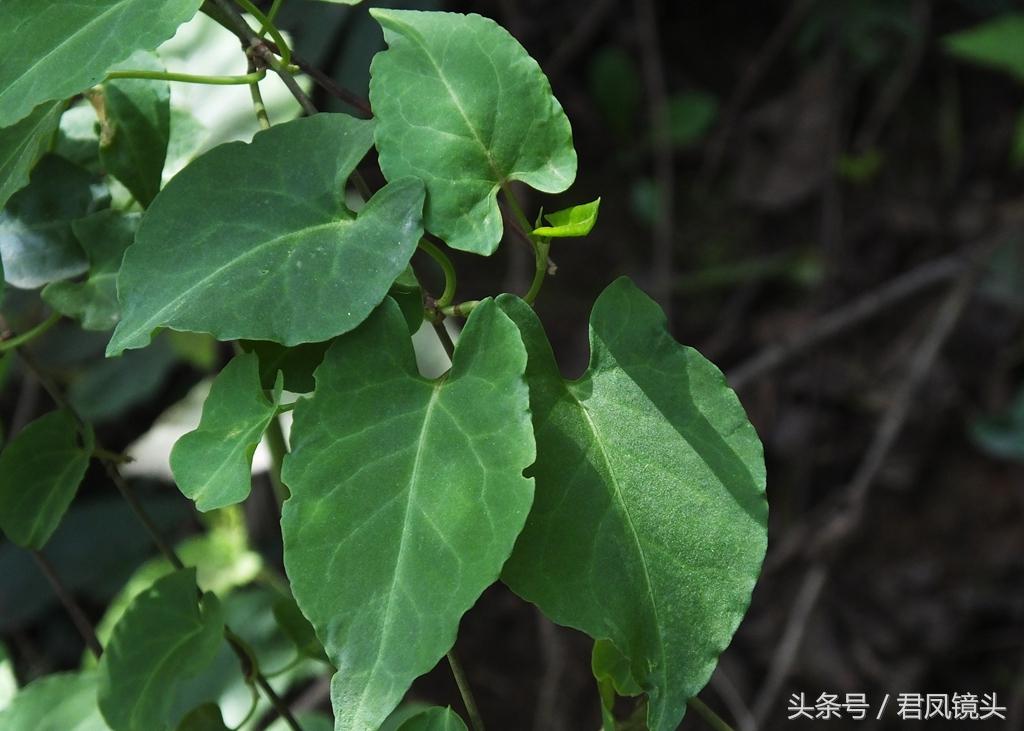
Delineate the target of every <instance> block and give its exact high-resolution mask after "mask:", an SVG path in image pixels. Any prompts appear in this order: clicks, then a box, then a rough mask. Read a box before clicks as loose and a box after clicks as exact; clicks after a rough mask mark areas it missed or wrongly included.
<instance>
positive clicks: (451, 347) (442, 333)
mask: <svg viewBox="0 0 1024 731" xmlns="http://www.w3.org/2000/svg"><path fill="white" fill-rule="evenodd" d="M430 324H431V325H433V326H434V332H435V333H437V339H438V340H440V341H441V347H443V348H444V352H446V353H447V354H448V360H452V361H453V360H454V359H455V343H453V342H452V336H451V335H449V334H448V328H446V327H445V326H444V320H443V319H442V320H437V321H436V322H435V321H432V322H431V323H430Z"/></svg>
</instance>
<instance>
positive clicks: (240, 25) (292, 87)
mask: <svg viewBox="0 0 1024 731" xmlns="http://www.w3.org/2000/svg"><path fill="white" fill-rule="evenodd" d="M211 1H212V2H213V4H214V6H215V7H216V8H217V10H218V11H219V12H217V13H213V14H211V17H212V18H214V20H217V21H218V22H220V23H222V24H223V25H224V26H225V27H227V26H228V24H230V25H231V26H234V27H233V28H231V29H230V30H231V31H232V32H233V33H234V34H235V35H237V36H238V37H239V38H240V39H241V40H242V42H243V43H244V44H245V45H246V46H247V51H246V53H247V54H255V55H256V56H257V57H258V58H260V59H262V61H263V62H264V63H265V64H266V65H267V66H269V67H270V68H271V69H272V70H273V71H274V73H275V74H277V75H278V77H280V79H281V81H282V82H284V85H285V86H286V87H288V91H289V92H291V95H292V96H293V97H295V100H296V101H297V102H298V103H299V105H300V106H301V107H302V110H303V111H304V112H305V113H306V114H310V115H312V114H316V113H317V109H316V105H315V104H313V100H312V99H310V98H309V96H308V95H307V94H306V92H304V91H303V90H302V87H301V86H299V82H297V81H296V80H295V76H294V75H293V74H292V73H291V71H289V70H288V63H282V62H281V61H279V60H278V58H277V57H276V56H275V55H274V53H273V51H271V50H270V47H269V46H268V45H267V42H266V41H264V40H263V39H262V38H260V37H259V36H258V35H257V34H256V32H255V31H254V30H253V29H252V28H251V27H250V26H249V24H248V23H247V22H245V18H243V17H242V15H241V14H240V13H239V12H238V11H237V10H236V9H235V7H234V6H233V5H232V4H231V3H230V1H229V0H211ZM278 50H279V51H280V53H281V58H282V60H283V59H285V58H287V60H288V61H289V62H290V61H291V51H288V55H287V56H286V55H285V49H284V48H281V47H278Z"/></svg>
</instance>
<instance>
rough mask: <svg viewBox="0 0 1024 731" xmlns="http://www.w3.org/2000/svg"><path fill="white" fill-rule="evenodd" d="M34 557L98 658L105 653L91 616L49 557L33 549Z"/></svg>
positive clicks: (94, 655) (87, 644) (86, 642)
mask: <svg viewBox="0 0 1024 731" xmlns="http://www.w3.org/2000/svg"><path fill="white" fill-rule="evenodd" d="M32 558H34V559H35V562H36V565H37V566H38V567H39V570H40V571H42V572H43V575H44V576H45V577H46V580H47V581H48V582H50V586H51V587H52V588H53V593H54V594H56V595H57V598H58V599H59V600H60V603H61V604H62V605H64V610H65V611H66V612H67V613H68V616H69V617H70V618H71V622H72V624H74V625H75V629H76V630H78V634H80V635H81V636H82V639H83V640H84V641H85V646H86V647H88V648H89V652H91V653H92V655H93V657H95V658H96V659H97V660H98V659H99V658H100V655H102V654H103V647H102V646H101V645H100V641H99V640H98V639H96V632H95V630H93V627H92V623H91V622H89V618H88V617H86V616H85V612H83V611H82V608H81V607H80V606H78V602H76V601H75V598H74V597H73V596H71V592H69V591H68V590H67V587H65V586H64V584H63V582H62V581H61V580H60V576H59V575H58V574H57V570H56V569H55V568H54V567H53V564H51V563H50V561H49V559H47V558H46V556H44V555H43V554H42V553H40V552H39V551H32Z"/></svg>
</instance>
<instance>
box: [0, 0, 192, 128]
mask: <svg viewBox="0 0 1024 731" xmlns="http://www.w3.org/2000/svg"><path fill="white" fill-rule="evenodd" d="M200 5H202V0H159V1H158V2H154V1H153V0H89V1H88V2H74V3H42V4H41V3H39V2H38V0H4V2H3V3H0V48H3V49H4V51H5V54H4V63H3V64H0V127H6V126H8V125H11V124H14V123H15V122H17V121H18V120H20V119H21V118H22V117H24V116H25V115H27V114H28V113H29V112H30V111H32V108H33V107H35V106H36V105H38V104H41V103H42V102H46V101H51V100H54V99H66V98H68V97H71V96H74V95H75V94H77V93H79V92H81V91H84V90H85V89H87V88H89V87H90V86H92V85H93V84H96V83H97V82H99V81H100V80H101V79H102V78H103V76H104V75H105V74H106V72H107V70H108V69H109V68H110V67H111V66H113V65H114V64H116V63H119V62H121V61H123V60H124V59H126V58H128V56H129V55H131V53H132V52H133V51H138V50H147V51H148V50H152V49H154V48H156V47H157V46H158V45H160V43H161V42H163V41H165V40H167V39H168V38H170V37H171V36H173V35H174V31H175V30H177V28H178V26H179V25H181V24H182V23H184V22H185V21H186V20H188V19H189V18H191V17H192V16H193V15H195V13H196V11H197V10H199V6H200Z"/></svg>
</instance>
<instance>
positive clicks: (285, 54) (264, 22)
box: [235, 0, 292, 66]
mask: <svg viewBox="0 0 1024 731" xmlns="http://www.w3.org/2000/svg"><path fill="white" fill-rule="evenodd" d="M235 2H237V3H238V4H239V5H241V6H242V8H243V9H244V10H245V12H247V13H249V15H251V16H252V17H254V18H256V20H257V21H259V24H260V32H259V34H257V37H259V36H260V35H262V33H263V32H264V31H266V32H267V33H269V34H270V37H271V38H273V39H274V43H276V44H277V47H278V48H279V49H281V62H282V63H283V64H284V65H285V66H288V65H290V64H291V62H292V49H291V48H289V47H288V44H287V43H285V40H284V36H283V35H281V31H279V30H278V29H277V26H276V25H274V21H273V20H271V19H270V18H269V17H267V16H266V15H264V13H263V11H262V10H260V9H259V8H258V7H256V6H255V5H254V4H253V3H252V2H251V0H235Z"/></svg>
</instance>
